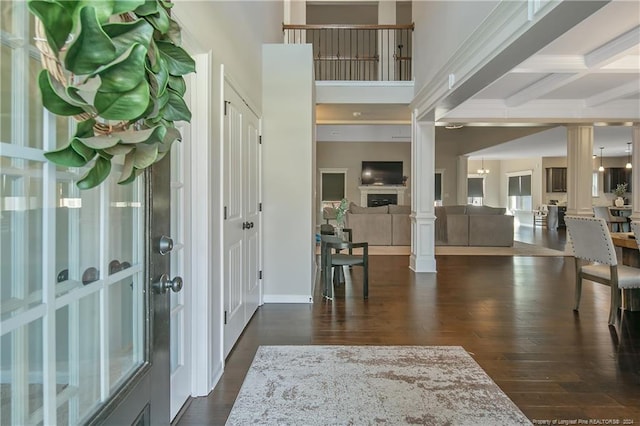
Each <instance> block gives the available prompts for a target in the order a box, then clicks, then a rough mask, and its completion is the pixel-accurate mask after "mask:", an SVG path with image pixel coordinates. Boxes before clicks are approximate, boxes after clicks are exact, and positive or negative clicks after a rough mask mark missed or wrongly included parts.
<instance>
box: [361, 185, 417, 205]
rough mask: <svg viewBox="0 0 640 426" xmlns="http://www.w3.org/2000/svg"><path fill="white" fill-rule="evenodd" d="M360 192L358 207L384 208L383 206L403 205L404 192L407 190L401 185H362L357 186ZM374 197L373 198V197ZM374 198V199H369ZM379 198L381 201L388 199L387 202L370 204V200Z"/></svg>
mask: <svg viewBox="0 0 640 426" xmlns="http://www.w3.org/2000/svg"><path fill="white" fill-rule="evenodd" d="M358 189H359V190H360V205H361V206H363V207H364V206H371V205H373V206H384V205H385V204H397V205H399V206H403V205H405V196H404V192H405V190H406V189H407V187H406V186H403V185H362V186H359V187H358ZM374 196H375V197H374ZM371 197H374V198H371ZM376 197H380V198H382V199H383V200H386V199H388V200H389V201H388V202H384V201H382V202H381V201H375V203H376V204H372V200H373V199H376Z"/></svg>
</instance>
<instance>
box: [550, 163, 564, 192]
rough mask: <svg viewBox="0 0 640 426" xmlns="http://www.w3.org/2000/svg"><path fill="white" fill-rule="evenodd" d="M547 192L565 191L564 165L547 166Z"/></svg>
mask: <svg viewBox="0 0 640 426" xmlns="http://www.w3.org/2000/svg"><path fill="white" fill-rule="evenodd" d="M547 192H567V168H566V167H547Z"/></svg>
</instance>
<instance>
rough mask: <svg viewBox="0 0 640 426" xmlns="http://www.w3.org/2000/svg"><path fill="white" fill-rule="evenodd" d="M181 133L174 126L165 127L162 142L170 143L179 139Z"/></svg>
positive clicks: (180, 138)
mask: <svg viewBox="0 0 640 426" xmlns="http://www.w3.org/2000/svg"><path fill="white" fill-rule="evenodd" d="M181 140H182V135H181V134H180V131H179V130H178V129H176V128H175V127H167V132H166V133H165V136H164V140H163V141H162V143H163V145H164V144H167V143H168V144H172V143H173V142H175V141H181Z"/></svg>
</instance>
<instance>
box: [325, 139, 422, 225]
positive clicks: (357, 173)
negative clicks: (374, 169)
mask: <svg viewBox="0 0 640 426" xmlns="http://www.w3.org/2000/svg"><path fill="white" fill-rule="evenodd" d="M316 158H317V169H316V177H317V182H318V185H320V171H319V170H320V169H325V168H326V169H329V168H339V169H347V194H346V195H347V197H346V198H347V199H348V200H349V201H353V202H354V203H356V204H358V205H360V190H359V189H358V187H359V186H360V181H361V174H362V162H363V161H402V166H403V174H404V176H411V142H318V144H317V148H316ZM410 185H411V180H408V181H407V190H406V191H405V204H407V205H409V204H411V187H410ZM320 196H321V194H320V188H318V189H317V197H318V198H317V200H316V205H317V206H318V209H321V206H320V201H321V200H320ZM318 220H319V222H318V223H320V222H322V216H321V215H320V213H319V217H318Z"/></svg>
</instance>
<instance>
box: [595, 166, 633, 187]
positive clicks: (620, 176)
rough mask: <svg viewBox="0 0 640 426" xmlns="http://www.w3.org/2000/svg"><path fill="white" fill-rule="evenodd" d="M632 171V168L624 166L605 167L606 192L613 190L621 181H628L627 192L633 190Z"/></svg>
mask: <svg viewBox="0 0 640 426" xmlns="http://www.w3.org/2000/svg"><path fill="white" fill-rule="evenodd" d="M631 173H632V169H627V168H624V167H607V168H606V169H604V186H603V187H602V190H603V191H604V192H613V190H614V189H616V186H618V184H621V183H627V184H628V186H627V192H631V177H632V176H631Z"/></svg>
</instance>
